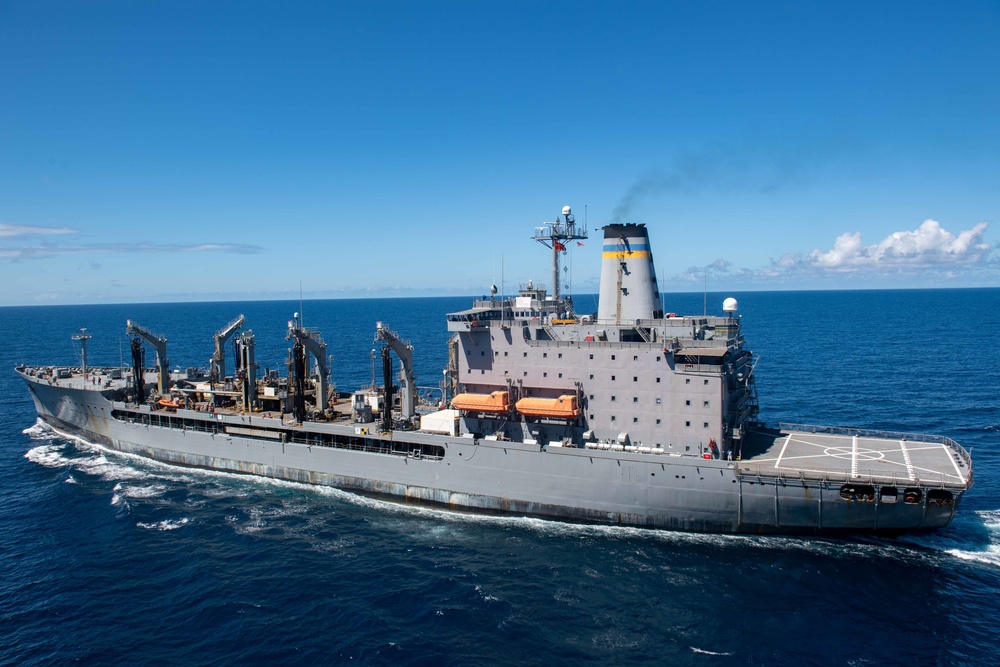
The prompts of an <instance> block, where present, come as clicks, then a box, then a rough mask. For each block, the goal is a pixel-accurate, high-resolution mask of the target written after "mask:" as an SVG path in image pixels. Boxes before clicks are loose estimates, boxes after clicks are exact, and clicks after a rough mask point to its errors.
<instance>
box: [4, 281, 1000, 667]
mask: <svg viewBox="0 0 1000 667" xmlns="http://www.w3.org/2000/svg"><path fill="white" fill-rule="evenodd" d="M723 296H729V295H713V294H710V295H709V296H708V300H709V304H714V307H717V304H719V303H721V301H722V297H723ZM735 296H737V297H738V298H739V300H740V305H741V311H740V312H741V314H742V315H743V319H744V333H745V334H746V336H747V338H748V340H749V342H750V345H751V347H752V349H754V351H755V352H756V353H758V354H759V355H760V356H761V361H760V363H759V365H758V367H757V371H756V372H757V376H758V388H759V391H760V396H761V403H762V417H763V418H765V419H767V420H769V421H792V422H795V421H804V422H809V423H822V424H834V425H855V426H861V427H874V428H887V429H894V430H910V431H930V432H935V433H940V434H943V435H947V436H951V437H952V438H954V439H956V440H958V441H959V442H960V443H962V444H963V445H965V446H966V447H967V448H970V449H972V450H973V452H972V453H973V459H974V464H975V474H976V486H975V487H974V488H973V490H972V491H971V492H970V493H969V494H968V495H967V496H966V499H965V501H964V503H963V505H962V507H961V509H960V511H959V515H958V518H957V519H956V521H955V522H954V523H953V524H952V526H950V527H949V528H948V529H946V530H943V531H940V532H939V533H937V534H934V535H928V536H920V537H911V538H905V539H899V540H888V539H855V540H829V539H827V540H817V539H799V538H782V537H766V538H760V537H745V536H743V537H734V536H713V535H687V534H676V533H667V532H655V531H645V530H636V529H623V528H616V527H592V526H578V525H573V524H566V523H560V522H551V521H539V520H532V519H523V518H516V517H511V518H483V517H475V516H469V515H461V514H453V513H448V512H441V511H432V510H426V509H415V508H410V507H406V506H402V505H398V504H393V503H387V502H381V501H374V500H369V499H365V498H360V497H357V496H354V495H351V494H348V493H344V492H340V491H336V490H332V489H325V488H316V487H308V486H303V485H297V484H290V483H278V482H273V481H268V480H260V479H253V478H247V477H239V476H233V475H225V474H218V473H210V472H203V471H195V470H188V469H180V468H174V467H170V466H165V465H161V464H156V463H152V462H148V461H144V460H141V459H137V458H134V457H129V456H124V455H121V454H117V453H113V452H109V451H107V450H104V449H101V448H99V447H95V446H92V445H88V444H86V443H82V442H77V441H69V440H66V439H64V438H62V437H59V436H58V435H56V434H54V433H53V432H51V431H50V430H48V429H46V428H44V427H42V426H38V425H36V420H35V413H34V408H33V406H32V404H31V402H30V400H29V398H28V394H27V391H26V390H25V389H24V387H23V386H21V384H20V381H19V380H17V378H16V377H15V376H14V374H13V372H12V371H11V370H10V369H12V368H13V366H15V365H16V364H17V363H18V362H21V361H25V362H28V363H51V364H70V363H74V362H75V361H76V359H77V356H76V350H75V348H74V345H73V343H71V342H70V340H69V337H70V335H71V334H73V333H74V332H75V331H76V330H77V329H78V328H79V327H87V328H88V330H89V332H90V333H92V334H93V336H94V338H93V340H91V341H90V345H89V349H90V359H91V361H92V363H95V364H110V365H116V364H118V363H119V359H120V357H121V354H122V352H121V350H124V354H125V356H126V359H127V355H128V345H127V344H128V341H127V339H125V336H124V328H125V320H126V319H129V318H131V319H134V320H136V321H138V322H140V323H141V324H143V325H144V326H146V327H148V328H149V329H152V330H153V331H156V332H159V333H162V334H164V335H166V336H167V338H168V340H169V343H168V346H169V353H170V361H171V364H172V365H174V366H179V367H186V366H202V367H203V366H205V365H206V361H207V359H208V357H209V355H210V354H211V335H212V333H213V332H214V331H215V330H217V329H219V328H221V327H222V326H224V325H225V324H226V323H227V322H228V321H229V320H230V319H232V318H233V317H235V316H236V315H237V314H239V313H244V314H245V315H246V316H247V322H248V325H247V326H249V327H250V328H252V329H253V330H254V332H255V334H256V335H257V344H258V347H257V350H258V361H259V362H260V364H261V365H262V366H270V367H271V368H283V366H282V364H283V362H284V361H285V359H286V356H287V342H286V341H285V340H284V332H285V329H286V326H287V324H286V322H287V320H288V319H289V318H290V317H291V315H292V313H293V312H294V311H297V310H299V304H298V303H290V302H289V303H278V302H256V303H243V304H232V303H227V304H170V305H160V304H157V305H115V306H74V307H70V306H66V307H36V308H3V309H0V404H2V409H0V443H2V446H0V663H4V664H19V665H63V664H67V663H70V662H75V663H78V664H84V665H109V664H135V665H165V664H184V665H222V664H225V665H229V664H265V665H271V664H337V663H348V662H351V663H355V664H387V665H388V664H391V665H400V664H401V665H441V664H443V665H478V664H483V663H484V662H487V661H488V662H496V663H501V664H533V665H537V664H580V663H589V664H610V663H615V664H622V663H628V664H632V663H645V664H665V663H666V664H682V665H683V664H691V665H712V666H714V665H789V664H807V665H814V664H815V665H884V664H904V665H934V664H938V665H982V664H996V663H997V661H998V658H997V655H1000V604H998V600H1000V375H998V373H1000V348H998V346H997V344H996V342H995V340H994V336H995V334H996V332H997V331H998V330H1000V315H998V314H997V305H998V304H1000V290H997V289H981V290H929V291H883V292H805V293H801V292H800V293H796V292H790V293H778V292H775V293H748V294H736V295H735ZM584 301H585V299H578V302H579V303H582V302H584ZM468 303H469V299H467V298H441V299H438V298H434V299H413V300H350V301H312V302H310V301H307V302H305V304H304V316H305V323H306V324H307V325H309V326H316V327H319V328H320V329H321V330H322V332H323V335H324V337H325V339H326V341H327V342H328V344H329V349H330V352H331V353H332V354H333V355H334V371H333V373H334V380H335V381H336V383H337V385H338V386H339V387H340V388H341V389H352V388H355V387H357V386H360V385H365V384H367V383H369V382H370V381H371V363H370V352H371V350H372V349H373V345H372V340H373V337H374V332H375V321H376V320H379V319H381V320H384V321H385V322H386V323H387V324H389V326H391V327H392V328H394V329H395V330H396V331H398V332H399V333H400V334H401V335H402V336H404V337H406V338H409V339H410V340H411V342H412V343H413V345H414V348H415V355H416V372H417V380H418V384H420V385H425V386H436V385H437V383H438V381H439V379H440V376H441V369H442V368H443V367H444V364H445V360H446V350H445V341H446V340H447V333H446V331H445V329H444V323H443V314H444V313H445V312H447V311H449V310H458V309H462V308H465V307H467V305H468ZM588 303H589V302H588ZM667 308H668V310H671V311H676V312H678V313H700V312H701V311H702V295H700V294H698V295H668V301H667Z"/></svg>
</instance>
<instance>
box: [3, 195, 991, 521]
mask: <svg viewBox="0 0 1000 667" xmlns="http://www.w3.org/2000/svg"><path fill="white" fill-rule="evenodd" d="M602 231H603V251H602V259H601V261H602V265H601V285H600V295H599V301H598V310H597V312H591V313H580V312H579V311H578V309H577V308H576V307H575V305H574V303H573V299H572V297H571V296H566V295H563V294H561V290H560V273H559V270H560V257H561V255H563V254H564V253H565V251H566V249H567V246H568V245H571V244H573V243H574V242H576V243H579V242H580V240H581V239H585V238H587V237H588V233H587V229H586V226H585V225H584V226H578V225H577V224H576V221H575V220H574V217H573V215H572V211H571V209H570V208H569V207H568V206H567V207H564V208H563V210H562V214H561V215H560V216H558V217H557V218H556V220H555V221H554V222H550V223H545V224H543V225H542V226H540V227H537V228H536V229H535V232H534V235H533V240H534V241H537V242H538V243H540V244H542V245H544V246H545V247H546V248H547V249H548V250H549V251H550V253H551V259H552V283H551V293H550V292H549V291H548V290H546V289H544V288H543V287H542V286H541V285H536V284H534V283H531V282H529V283H527V284H525V285H522V286H521V288H520V289H519V291H518V293H517V295H516V296H506V295H499V294H498V290H497V289H496V287H495V286H494V287H493V288H492V289H491V291H490V295H489V296H484V297H483V298H481V299H477V300H475V301H474V302H473V303H472V306H471V308H469V309H468V310H463V311H461V312H455V313H451V314H449V315H448V316H447V322H446V325H447V329H448V331H449V332H451V337H450V339H449V342H448V365H447V368H446V369H445V370H444V381H443V383H442V400H440V401H437V402H436V403H435V404H433V405H430V404H427V403H425V402H422V401H421V399H420V396H419V392H418V391H417V390H416V384H415V382H416V380H415V377H414V373H413V368H412V356H413V352H414V351H413V348H412V346H411V345H410V344H409V343H408V342H406V341H405V340H404V339H403V338H402V337H401V336H400V335H399V334H397V333H396V332H395V331H394V330H393V329H391V328H390V327H389V326H387V324H385V323H381V322H379V323H373V325H374V326H373V329H374V339H375V341H376V342H377V343H379V344H380V345H381V362H382V364H381V365H382V378H381V379H382V384H381V385H377V384H376V382H375V381H374V379H373V382H372V386H370V387H366V388H360V389H358V390H357V391H354V392H351V393H345V392H337V391H334V390H333V384H332V382H331V369H330V364H329V362H328V358H327V355H326V345H325V343H324V342H323V339H322V337H321V335H320V332H318V331H316V330H314V329H309V328H306V327H304V326H303V325H302V323H301V322H300V321H299V319H298V317H297V316H296V318H294V319H293V320H291V321H289V323H288V332H287V339H288V341H289V342H290V349H289V371H288V373H287V375H281V374H279V373H278V372H277V371H270V372H268V373H266V374H264V375H263V376H260V373H259V368H258V366H257V364H256V362H255V359H254V336H253V333H252V331H250V330H243V329H242V327H243V325H244V324H245V321H244V318H243V317H242V316H240V317H237V318H236V319H234V320H233V321H232V322H230V323H229V324H228V325H227V326H225V327H223V328H222V329H220V330H219V332H218V333H216V334H215V341H214V343H215V345H214V354H213V356H212V360H211V367H210V368H209V369H207V370H206V371H199V370H197V369H188V370H187V371H186V372H183V373H181V372H176V371H175V372H171V371H170V365H169V362H168V360H167V341H166V338H164V337H163V336H159V335H156V334H154V333H152V332H150V331H148V330H147V329H146V328H144V327H143V326H141V325H140V324H138V323H136V322H132V321H129V322H127V323H126V330H127V332H128V334H129V335H130V336H131V337H132V364H131V366H130V367H127V368H91V367H89V366H88V365H87V361H86V342H87V340H88V339H89V335H88V334H86V332H85V331H82V332H81V333H80V334H78V335H77V336H75V338H76V339H77V340H78V341H79V342H80V343H81V345H82V348H83V357H82V360H83V363H82V365H81V366H79V367H72V368H67V367H53V366H20V367H18V368H17V369H16V372H17V373H18V375H19V376H20V377H21V378H22V379H23V380H24V382H25V383H26V385H27V387H28V390H29V391H30V393H31V396H32V399H33V400H34V404H35V408H36V410H37V412H38V416H39V418H40V419H41V420H42V421H44V422H46V423H48V424H49V425H50V426H51V427H52V428H53V429H55V430H56V431H57V432H60V433H63V434H65V435H69V436H73V437H79V438H82V439H84V440H87V441H89V442H92V443H97V444H100V445H103V446H105V447H108V448H110V449H113V450H118V451H122V452H129V453H132V454H138V455H141V456H145V457H149V458H151V459H156V460H158V461H164V462H167V463H171V464H177V465H182V466H193V467H198V468H207V469H212V470H222V471H228V472H236V473H246V474H252V475H261V476H265V477H272V478H278V479H284V480H292V481H297V482H306V483H310V484H321V485H328V486H332V487H338V488H342V489H348V490H353V491H356V492H360V493H364V494H371V495H377V496H383V497H390V498H396V499H399V500H403V501H405V502H413V503H421V504H429V505H437V506H444V507H449V508H454V509H462V510H471V511H484V512H493V513H512V514H518V515H524V516H536V517H545V518H552V519H564V520H573V521H582V522H596V523H608V524H621V525H630V526H640V527H650V528H662V529H672V530H684V531H705V532H724V533H783V534H836V533H878V534H898V533H901V532H906V531H915V530H925V529H933V528H940V527H943V526H946V525H948V523H949V522H950V521H951V520H952V518H953V517H954V516H955V512H956V510H957V508H958V505H959V503H960V501H961V499H962V496H963V495H964V493H965V492H966V491H967V490H968V489H969V488H970V487H971V486H972V479H973V475H972V460H971V458H970V456H969V453H968V452H967V451H966V450H965V449H964V448H962V447H961V446H960V445H959V444H957V443H956V442H954V441H953V440H951V439H950V438H946V437H941V436H935V435H922V434H910V433H888V432H877V431H869V430H863V429H854V428H844V427H823V426H808V425H797V424H779V425H775V426H768V425H765V424H762V423H760V422H759V421H758V419H757V418H758V398H757V391H756V386H755V375H754V371H755V365H756V357H755V356H754V355H753V353H752V352H751V351H750V349H749V348H748V347H747V343H746V341H745V340H744V338H743V334H742V333H741V327H740V316H739V315H737V312H738V304H737V302H736V300H735V299H731V298H730V299H726V300H725V302H724V303H723V309H722V310H723V313H724V314H723V315H722V316H708V315H701V316H690V315H687V316H682V315H677V314H675V313H669V312H667V313H665V312H664V310H663V306H662V303H661V299H660V291H659V288H658V285H657V280H656V271H655V268H654V265H653V257H652V252H651V247H650V243H649V235H648V231H647V229H646V227H645V225H642V224H611V225H607V226H605V227H603V228H602ZM404 325H405V323H404ZM147 346H149V347H151V348H152V349H153V350H154V351H155V355H156V364H155V368H147V367H146V364H145V351H146V347H147ZM227 348H232V350H233V357H234V358H233V363H234V366H233V369H234V370H233V372H232V373H231V374H228V373H227V354H226V351H227ZM394 357H395V360H394ZM361 363H365V362H364V361H362V362H361ZM373 366H374V358H373ZM396 367H398V369H399V370H398V373H397V372H396V371H395V368H396ZM373 376H374V371H373Z"/></svg>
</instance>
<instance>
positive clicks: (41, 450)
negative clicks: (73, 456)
mask: <svg viewBox="0 0 1000 667" xmlns="http://www.w3.org/2000/svg"><path fill="white" fill-rule="evenodd" d="M24 458H26V459H28V460H29V461H31V462H32V463H37V464H38V465H41V466H45V467H46V468H66V467H68V466H70V465H72V463H73V462H72V461H71V460H70V459H68V458H66V455H65V445H58V444H55V445H39V446H38V447H33V448H31V449H29V450H28V451H27V452H25V454H24Z"/></svg>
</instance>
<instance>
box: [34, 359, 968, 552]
mask: <svg viewBox="0 0 1000 667" xmlns="http://www.w3.org/2000/svg"><path fill="white" fill-rule="evenodd" d="M18 372H19V375H20V376H21V377H22V378H23V379H24V380H25V382H26V383H27V385H28V387H29V389H30V393H31V395H32V398H33V400H34V403H35V407H36V410H37V412H38V415H39V417H40V418H41V419H42V420H43V421H45V422H46V423H48V424H50V425H51V426H52V427H53V428H55V429H57V430H58V431H61V432H63V433H65V434H68V435H72V436H76V437H80V438H82V439H84V440H86V441H89V442H93V443H97V444H100V445H103V446H105V447H108V448H110V449H113V450H118V451H122V452H128V453H131V454H137V455H140V456H144V457H148V458H151V459H155V460H157V461H162V462H166V463H171V464H176V465H182V466H191V467H197V468H205V469H210V470H219V471H227V472H233V473H245V474H252V475H259V476H263V477H270V478H275V479H283V480H290V481H296V482H304V483H309V484H319V485H326V486H331V487H336V488H341V489H347V490H352V491H357V492H361V493H365V494H373V495H379V496H387V497H393V498H396V499H399V500H401V501H404V502H414V503H421V504H431V505H437V506H444V507H449V508H453V509H465V510H474V511H487V512H502V513H512V514H518V515H527V516H538V517H546V518H554V519H566V520H573V521H583V522H596V523H606V524H620V525H630V526H639V527H649V528H662V529H671V530H682V531H699V532H720V533H783V534H835V533H844V532H847V533H885V534H895V533H899V532H903V531H912V530H919V529H930V528H938V527H942V526H945V525H947V524H948V523H949V522H950V521H951V519H952V518H953V516H954V514H955V511H956V510H957V508H958V505H959V503H960V500H961V497H962V494H963V493H964V491H965V490H966V488H968V484H969V483H971V461H970V462H969V468H968V470H967V471H963V470H961V469H960V467H959V466H958V465H956V471H957V473H958V474H957V475H956V478H955V479H954V480H952V479H945V478H944V477H942V479H941V480H940V481H938V482H935V483H933V484H928V483H926V482H920V481H919V480H917V481H913V480H912V479H911V480H910V481H909V482H907V481H906V480H904V481H903V482H902V483H899V482H898V481H897V480H889V479H883V480H881V481H880V480H878V479H876V478H874V477H872V476H870V475H869V476H868V478H864V475H863V474H862V475H858V474H857V472H858V471H856V470H855V471H852V472H853V473H854V474H853V475H851V474H846V475H841V474H839V473H831V472H829V471H820V473H818V474H813V473H812V472H810V471H808V470H806V471H803V470H796V471H794V472H791V471H789V470H787V469H786V470H783V469H781V468H780V467H779V466H778V465H774V466H769V465H764V464H763V463H761V461H756V462H755V461H754V460H753V459H751V460H748V461H729V460H723V459H721V458H703V457H701V456H681V455H664V454H645V453H640V452H637V451H630V452H629V451H606V450H600V449H582V448H574V447H559V446H554V445H552V444H550V445H548V446H542V445H538V444H529V443H518V442H505V441H500V440H492V439H488V438H480V437H472V436H445V435H438V434H431V433H423V432H417V431H393V432H392V433H391V434H377V433H370V432H368V430H367V429H362V428H358V427H356V426H349V425H342V424H341V425H338V424H333V423H305V424H286V423H283V422H282V420H281V419H279V418H270V419H269V418H265V417H261V416H256V415H247V414H242V415H240V414H232V415H224V414H215V415H210V414H206V413H204V412H197V411H193V410H183V409H181V410H178V411H176V412H172V413H170V414H165V413H163V412H162V411H157V410H153V409H151V408H150V406H148V405H143V406H136V405H129V404H126V403H121V402H117V401H114V400H112V396H113V392H112V391H111V390H104V391H101V390H97V389H86V388H73V387H72V386H66V384H65V383H63V384H60V383H59V382H53V381H51V380H50V381H45V380H40V379H39V378H37V377H34V376H32V375H31V374H29V373H25V372H22V371H20V370H19V371H18ZM789 440H790V438H789V439H788V440H785V442H784V446H786V447H787V446H788V442H789ZM854 442H855V448H857V444H856V443H857V440H856V439H855V440H854ZM959 449H960V448H959ZM944 450H945V451H946V452H948V451H949V450H948V448H947V447H944ZM962 451H964V450H962ZM949 455H951V456H953V457H954V459H955V460H959V461H964V459H962V457H961V456H959V454H958V452H957V451H953V453H951V454H949ZM779 460H780V456H779ZM772 468H773V469H772ZM854 482H857V483H859V484H860V486H859V489H860V491H859V492H858V493H859V494H860V497H859V496H858V494H847V495H846V497H845V492H844V489H845V484H850V483H854ZM907 483H908V484H910V485H912V486H913V487H914V489H919V490H920V491H921V493H920V499H919V502H912V503H911V502H903V499H902V498H898V501H897V498H896V496H895V495H893V496H892V497H891V498H890V497H889V496H887V495H886V494H885V489H887V488H892V489H893V494H895V493H896V491H895V489H896V488H897V486H898V487H899V488H900V495H902V486H904V485H905V484H907ZM869 488H870V489H871V493H870V495H869V492H868V489H869ZM932 489H937V490H938V492H937V495H936V497H935V496H934V494H932V493H929V491H930V490H932ZM890 499H891V500H892V502H889V501H890Z"/></svg>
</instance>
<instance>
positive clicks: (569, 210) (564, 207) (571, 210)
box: [563, 206, 573, 215]
mask: <svg viewBox="0 0 1000 667" xmlns="http://www.w3.org/2000/svg"><path fill="white" fill-rule="evenodd" d="M572 212H573V209H571V208H570V207H569V206H563V215H569V214H570V213H572Z"/></svg>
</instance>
